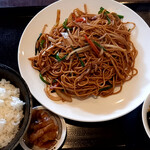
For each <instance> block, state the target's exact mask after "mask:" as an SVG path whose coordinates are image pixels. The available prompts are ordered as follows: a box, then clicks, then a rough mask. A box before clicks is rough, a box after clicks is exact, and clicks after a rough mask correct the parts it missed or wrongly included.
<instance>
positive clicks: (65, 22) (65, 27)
mask: <svg viewBox="0 0 150 150" xmlns="http://www.w3.org/2000/svg"><path fill="white" fill-rule="evenodd" d="M67 22H68V18H66V19H65V21H64V22H63V27H64V29H66V30H70V28H69V27H67Z"/></svg>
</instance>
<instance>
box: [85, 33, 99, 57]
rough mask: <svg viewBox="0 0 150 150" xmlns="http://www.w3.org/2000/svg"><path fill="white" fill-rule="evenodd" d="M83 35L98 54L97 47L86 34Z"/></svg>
mask: <svg viewBox="0 0 150 150" xmlns="http://www.w3.org/2000/svg"><path fill="white" fill-rule="evenodd" d="M84 37H85V39H86V40H87V42H88V43H89V44H90V46H91V47H92V49H93V50H94V52H95V53H96V54H97V56H99V50H98V49H97V47H96V46H95V44H94V43H93V42H92V41H91V40H90V39H89V38H88V37H87V35H85V36H84Z"/></svg>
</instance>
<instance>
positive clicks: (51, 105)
mask: <svg viewBox="0 0 150 150" xmlns="http://www.w3.org/2000/svg"><path fill="white" fill-rule="evenodd" d="M73 2H74V1H73V0H61V1H58V2H55V3H53V4H52V5H50V6H48V7H46V8H44V9H43V10H42V11H40V12H39V13H38V14H37V15H36V16H35V17H34V18H33V19H32V20H31V21H30V23H29V24H28V25H27V27H26V28H25V30H24V32H23V34H22V37H21V40H20V43H19V48H18V64H19V70H20V73H21V75H22V77H23V78H24V79H25V81H26V82H27V84H28V86H29V89H30V91H31V93H32V94H33V96H34V97H35V98H36V99H37V100H38V101H39V102H40V103H41V104H42V105H44V106H45V107H47V108H48V109H50V110H51V111H53V112H55V113H56V114H58V115H60V116H63V117H65V118H68V119H72V120H77V121H85V122H97V121H106V120H111V119H115V118H118V117H120V116H123V115H125V114H127V113H129V112H130V111H132V110H133V109H135V108H136V107H138V106H139V105H140V104H141V103H142V102H143V101H144V99H145V98H146V96H147V95H148V93H149V91H148V89H149V87H150V85H149V84H148V81H149V80H150V79H149V76H148V74H149V71H147V69H149V70H150V68H149V67H148V66H146V68H144V66H142V65H143V64H145V63H146V64H147V63H148V56H149V55H148V56H147V55H145V56H144V57H146V59H144V60H143V64H142V65H140V69H141V70H142V71H143V68H144V71H145V72H146V74H145V78H146V79H145V78H144V79H145V80H144V81H145V83H144V84H145V87H144V89H140V91H141V93H140V95H139V97H140V98H138V97H136V101H130V102H129V101H128V103H127V101H126V100H125V99H123V97H121V98H120V99H118V98H117V95H114V96H110V97H109V98H105V100H104V99H103V100H104V101H105V103H103V101H102V100H101V99H100V100H99V102H97V100H95V99H94V100H92V102H91V100H90V99H88V100H86V101H82V102H78V101H73V103H71V104H70V103H69V104H68V103H62V102H58V103H55V102H53V101H50V100H49V101H48V100H47V97H46V95H42V97H41V95H39V93H40V92H41V90H43V89H35V88H33V87H34V85H33V82H32V81H34V78H35V77H36V76H37V72H36V71H35V70H33V69H32V68H31V66H30V65H29V64H30V63H29V61H28V60H23V58H24V57H25V56H26V55H27V54H26V53H27V52H26V51H25V48H24V49H22V45H23V44H24V43H23V42H24V41H23V40H24V39H25V38H24V37H25V36H28V35H30V33H29V30H30V31H32V30H31V29H30V28H31V27H32V23H33V22H35V21H37V23H39V22H38V21H39V20H38V16H39V15H41V14H44V15H45V12H46V11H47V10H48V9H50V8H53V9H54V8H55V5H58V6H59V7H60V6H62V5H63V3H68V5H69V4H70V3H73ZM94 2H95V3H100V4H102V5H101V6H103V7H105V8H107V9H109V10H111V9H112V10H114V9H115V8H118V9H117V12H120V11H121V10H122V9H123V10H126V11H129V13H131V14H132V15H133V16H134V17H135V18H134V17H132V21H133V22H138V23H140V25H142V28H143V27H144V28H145V30H143V31H142V34H144V35H146V37H148V33H150V31H148V30H147V29H148V28H149V27H148V25H147V24H146V23H145V22H144V21H143V19H142V18H141V17H139V16H138V15H137V14H136V13H135V12H133V11H132V10H131V9H129V8H127V7H126V6H124V5H122V4H120V3H118V2H115V1H111V0H106V1H102V0H101V1H100V0H95V1H94ZM84 3H87V4H89V3H90V5H88V8H90V6H91V7H92V6H93V5H92V2H91V1H88V0H84V1H82V2H81V1H76V3H75V2H74V3H73V4H75V5H73V6H74V7H73V8H76V5H77V4H78V5H79V4H81V5H82V6H81V7H80V8H83V4H84ZM108 3H109V5H108ZM112 4H113V5H112ZM108 6H109V7H108ZM98 7H100V5H99V6H98ZM119 8H121V9H119ZM68 11H69V10H68ZM96 11H98V9H96ZM63 13H64V12H63V10H62V14H63ZM69 13H70V12H69ZM69 13H68V14H69ZM68 14H67V15H66V16H65V17H67V16H68ZM127 14H128V13H125V17H126V15H127ZM132 15H131V16H132ZM62 18H63V17H62ZM127 18H128V17H127ZM129 18H130V17H129ZM137 18H138V21H137ZM52 19H53V20H54V21H55V17H53V18H52ZM63 19H64V18H63ZM45 23H47V22H45ZM45 23H43V24H40V27H38V29H39V30H41V29H42V27H43V25H44V24H45ZM140 25H138V26H140ZM34 30H36V26H35V29H34ZM27 32H28V33H27ZM39 32H40V31H39ZM39 32H38V33H36V34H34V35H33V38H34V41H35V38H37V37H38V34H39ZM135 34H141V31H138V32H137V33H136V32H135ZM30 36H31V35H30ZM134 36H135V35H134ZM136 36H138V35H136ZM138 38H139V39H138V40H137V41H136V45H138V46H139V47H140V49H145V48H146V47H150V44H149V43H148V42H146V41H145V42H144V41H142V42H143V44H142V45H139V44H138V42H139V40H141V38H140V37H139V36H138ZM33 48H34V44H33V45H31V47H30V49H33ZM141 54H142V55H144V54H143V53H142V52H141ZM30 57H31V56H30ZM141 58H142V56H139V55H138V58H137V59H138V60H140V59H141ZM137 65H139V64H137ZM27 66H28V67H29V68H26V69H28V70H29V71H31V73H32V75H33V76H34V75H35V76H34V77H32V76H30V74H27V73H25V68H24V67H27ZM140 75H141V74H140ZM140 75H139V76H140ZM139 76H136V77H135V78H133V79H132V80H131V81H130V84H131V83H132V84H135V83H136V80H139ZM36 80H37V81H39V86H40V87H44V84H43V83H42V82H41V81H40V79H39V78H36ZM128 84H129V83H126V84H125V85H124V88H123V91H122V95H123V96H126V93H125V89H126V88H127V86H128ZM130 84H129V85H130ZM140 84H141V83H140ZM142 85H143V84H142ZM137 87H138V86H137ZM132 88H136V87H130V89H132ZM138 90H139V89H138ZM134 96H135V95H134ZM134 96H133V97H134ZM41 98H42V100H41ZM108 99H109V100H108ZM110 99H111V100H110ZM130 99H132V97H130V98H129V100H130ZM88 103H89V104H88ZM87 104H88V106H87ZM120 104H121V105H120ZM81 105H82V107H81ZM114 105H115V106H114ZM116 105H118V106H117V109H114V108H115V107H116ZM122 105H123V106H122ZM93 106H94V107H95V108H94V109H95V110H93V109H92V107H93ZM107 106H109V109H110V110H109V109H108V107H107ZM86 107H87V108H86ZM105 107H106V108H107V109H105ZM110 107H111V108H110ZM70 108H71V109H70ZM112 108H113V109H114V110H113V109H112ZM81 109H83V110H81ZM86 109H87V110H86ZM98 109H101V113H100V112H98ZM111 109H112V110H111ZM89 110H91V111H92V113H91V112H88V111H89ZM106 110H107V112H106ZM93 111H94V112H93ZM104 112H105V113H104Z"/></svg>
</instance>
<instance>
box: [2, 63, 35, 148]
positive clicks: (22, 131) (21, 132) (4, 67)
mask: <svg viewBox="0 0 150 150" xmlns="http://www.w3.org/2000/svg"><path fill="white" fill-rule="evenodd" d="M0 69H2V70H5V71H8V72H10V74H13V75H14V76H15V77H16V78H18V79H19V80H20V81H21V82H22V84H23V86H24V88H25V89H26V93H27V94H28V99H29V108H28V111H29V116H28V119H27V120H26V122H23V125H22V127H20V128H19V130H18V132H17V133H16V135H15V137H16V136H18V138H17V139H16V140H14V139H15V137H14V138H13V139H12V140H11V141H10V142H9V143H8V144H7V145H6V146H4V147H2V150H7V149H8V146H9V149H14V148H15V147H16V146H17V145H18V144H19V141H20V139H21V138H22V137H23V136H24V134H25V132H26V130H27V128H28V126H29V123H30V120H31V111H32V105H33V104H32V95H31V92H30V90H29V87H28V85H27V83H26V82H25V80H24V79H23V78H22V76H21V75H20V74H19V73H18V72H17V71H16V70H15V69H13V68H11V67H9V66H7V65H5V64H2V63H0ZM6 78H7V77H6ZM6 78H5V77H4V79H6ZM1 79H2V78H1ZM6 80H7V79H6ZM9 81H10V83H11V82H12V81H11V80H9ZM11 84H13V83H11ZM17 88H18V87H17ZM23 119H24V118H23ZM23 119H22V120H23ZM22 120H21V121H22ZM11 142H13V143H12V145H11Z"/></svg>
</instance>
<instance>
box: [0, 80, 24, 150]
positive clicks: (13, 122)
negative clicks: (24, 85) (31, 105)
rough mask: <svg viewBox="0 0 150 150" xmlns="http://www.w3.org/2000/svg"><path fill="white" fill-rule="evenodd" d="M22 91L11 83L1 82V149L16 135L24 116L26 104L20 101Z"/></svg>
mask: <svg viewBox="0 0 150 150" xmlns="http://www.w3.org/2000/svg"><path fill="white" fill-rule="evenodd" d="M19 96H20V90H19V88H16V87H15V86H14V85H12V84H10V81H6V80H5V79H2V80H1V81H0V148H2V147H4V146H6V145H7V144H8V143H9V142H10V141H11V140H12V139H13V138H14V137H15V135H16V133H17V132H18V129H19V124H20V121H21V120H22V118H23V117H24V115H23V105H24V102H23V101H22V100H20V99H19Z"/></svg>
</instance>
